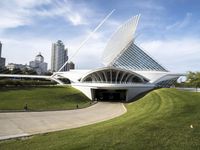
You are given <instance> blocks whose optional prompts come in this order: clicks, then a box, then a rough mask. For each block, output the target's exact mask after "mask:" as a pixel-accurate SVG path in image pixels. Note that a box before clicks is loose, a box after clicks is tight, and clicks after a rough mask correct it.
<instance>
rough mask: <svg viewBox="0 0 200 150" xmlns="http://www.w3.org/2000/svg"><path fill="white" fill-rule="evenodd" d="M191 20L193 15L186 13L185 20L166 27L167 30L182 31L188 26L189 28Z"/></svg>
mask: <svg viewBox="0 0 200 150" xmlns="http://www.w3.org/2000/svg"><path fill="white" fill-rule="evenodd" d="M191 18H192V13H189V12H188V13H186V15H185V17H184V18H183V20H180V21H177V22H175V23H173V24H171V25H168V26H167V27H166V29H167V30H173V29H182V28H184V27H186V26H188V25H189V24H190V22H191Z"/></svg>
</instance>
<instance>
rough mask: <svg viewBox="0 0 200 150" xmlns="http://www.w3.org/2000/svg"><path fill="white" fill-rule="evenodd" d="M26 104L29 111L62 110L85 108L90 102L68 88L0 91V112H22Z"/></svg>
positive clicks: (76, 91)
mask: <svg viewBox="0 0 200 150" xmlns="http://www.w3.org/2000/svg"><path fill="white" fill-rule="evenodd" d="M26 104H27V105H28V109H30V110H62V109H74V108H76V105H77V104H78V105H79V108H81V107H87V106H89V105H90V100H89V99H88V98H87V97H86V96H84V95H83V94H82V93H81V92H80V91H78V90H76V89H74V88H72V87H69V86H68V87H57V86H48V87H32V88H31V87H29V88H18V89H17V88H16V89H13V88H12V89H2V88H1V89H0V110H23V109H24V106H25V105H26Z"/></svg>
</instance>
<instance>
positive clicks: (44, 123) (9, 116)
mask: <svg viewBox="0 0 200 150" xmlns="http://www.w3.org/2000/svg"><path fill="white" fill-rule="evenodd" d="M125 112H126V108H125V107H124V105H123V104H122V103H109V102H99V103H97V104H95V105H93V106H91V107H88V108H84V109H77V110H66V111H46V112H17V113H0V140H4V139H10V138H15V137H23V136H29V135H33V134H38V133H46V132H52V131H59V130H64V129H71V128H77V127H81V126H85V125H89V124H94V123H97V122H101V121H105V120H109V119H112V118H114V117H117V116H120V115H122V114H124V113H125Z"/></svg>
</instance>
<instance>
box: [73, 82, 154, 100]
mask: <svg viewBox="0 0 200 150" xmlns="http://www.w3.org/2000/svg"><path fill="white" fill-rule="evenodd" d="M72 87H74V88H76V89H78V90H80V91H81V92H82V93H83V94H85V95H86V96H87V97H88V98H89V99H91V100H92V99H93V93H92V89H108V90H109V89H110V90H115V89H120V90H122V89H123V90H127V93H126V101H130V100H132V99H133V98H134V97H135V96H137V95H138V94H141V93H143V92H146V91H149V90H151V89H153V88H154V86H153V85H143V86H142V85H139V86H136V85H132V86H126V85H117V84H116V85H115V86H114V85H113V84H107V86H106V84H98V86H97V85H96V86H94V84H72Z"/></svg>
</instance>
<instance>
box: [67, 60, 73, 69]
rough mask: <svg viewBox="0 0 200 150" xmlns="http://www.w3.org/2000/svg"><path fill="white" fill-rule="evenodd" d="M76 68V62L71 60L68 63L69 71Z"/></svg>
mask: <svg viewBox="0 0 200 150" xmlns="http://www.w3.org/2000/svg"><path fill="white" fill-rule="evenodd" d="M72 69H75V64H74V63H73V62H72V61H70V62H69V63H67V71H69V70H72Z"/></svg>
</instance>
